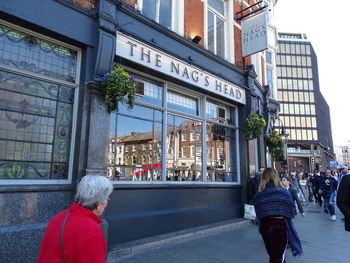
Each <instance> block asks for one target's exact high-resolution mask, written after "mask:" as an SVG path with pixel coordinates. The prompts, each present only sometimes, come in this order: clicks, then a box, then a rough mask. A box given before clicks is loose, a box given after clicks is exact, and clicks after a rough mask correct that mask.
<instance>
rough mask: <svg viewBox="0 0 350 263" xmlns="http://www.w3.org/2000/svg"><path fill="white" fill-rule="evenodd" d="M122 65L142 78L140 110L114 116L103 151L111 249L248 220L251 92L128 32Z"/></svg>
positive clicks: (120, 41)
mask: <svg viewBox="0 0 350 263" xmlns="http://www.w3.org/2000/svg"><path fill="white" fill-rule="evenodd" d="M115 65H116V66H120V67H123V68H124V69H126V70H127V71H128V72H129V74H130V75H132V76H134V77H135V79H136V81H137V95H136V99H135V105H134V107H133V108H132V109H129V108H128V107H127V105H124V104H122V103H119V104H118V110H116V111H113V112H111V113H110V114H107V115H108V116H106V118H105V125H104V127H105V128H106V127H107V126H108V138H106V140H105V142H108V145H106V143H105V144H104V146H103V145H99V146H98V147H99V148H100V149H101V151H103V149H102V148H103V147H105V149H106V150H105V152H106V154H105V156H106V157H105V167H106V168H107V176H108V177H109V178H110V179H111V180H113V182H114V183H115V187H116V190H115V191H114V193H113V194H112V198H111V202H110V204H109V206H108V208H107V210H106V219H107V220H108V223H109V244H110V245H114V244H118V243H122V242H126V241H130V240H134V239H139V238H143V237H147V236H152V235H156V234H161V233H166V232H171V231H176V230H180V229H184V228H188V227H193V226H197V225H203V224H208V223H212V222H217V221H223V220H227V219H232V218H235V217H240V216H241V211H242V210H241V204H242V201H241V200H242V196H241V190H240V189H241V186H240V178H241V174H240V161H241V160H240V147H239V129H238V127H239V125H238V114H239V110H240V109H241V108H243V107H244V105H245V103H246V91H245V89H244V88H242V87H239V86H238V85H236V84H234V83H231V82H229V81H227V80H224V79H223V78H222V77H219V76H216V75H214V74H212V73H210V72H209V71H207V70H205V69H202V68H200V67H198V66H194V65H191V64H189V63H188V62H186V61H184V60H182V59H179V58H176V57H175V56H174V55H172V54H170V53H167V52H165V51H163V50H160V49H157V48H155V47H152V46H151V45H149V44H146V43H144V42H143V41H142V40H140V39H137V38H135V37H132V36H129V35H127V34H124V33H121V32H118V33H117V36H116V57H115ZM98 99H101V98H98V97H96V100H98ZM93 101H94V100H93ZM96 103H97V102H96ZM94 112H95V111H94ZM94 114H96V112H95V113H94ZM107 122H108V123H107ZM90 127H91V128H90V129H91V133H92V134H97V133H98V131H101V127H100V126H99V125H93V124H92V125H91V126H90ZM100 137H101V136H100ZM95 150H96V149H95ZM95 150H94V151H95ZM92 155H94V154H92ZM88 160H89V158H88ZM91 160H92V158H91ZM90 164H91V163H90ZM88 165H89V164H88ZM95 168H96V167H95ZM88 171H91V172H96V169H89V168H88ZM101 171H102V170H101Z"/></svg>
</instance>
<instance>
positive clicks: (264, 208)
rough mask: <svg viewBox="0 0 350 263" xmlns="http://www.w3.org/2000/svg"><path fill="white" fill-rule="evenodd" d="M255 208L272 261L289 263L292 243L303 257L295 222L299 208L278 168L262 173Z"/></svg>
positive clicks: (297, 253) (293, 249) (295, 254)
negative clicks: (283, 184)
mask: <svg viewBox="0 0 350 263" xmlns="http://www.w3.org/2000/svg"><path fill="white" fill-rule="evenodd" d="M254 207H255V212H256V216H257V217H258V218H259V221H260V227H259V230H260V234H261V236H262V238H263V240H264V244H265V248H266V251H267V253H268V254H269V256H270V260H269V262H270V263H282V262H283V263H285V259H286V249H287V247H288V244H289V245H290V248H291V250H292V253H293V255H294V256H297V255H301V254H302V252H303V249H302V246H301V242H300V239H299V237H298V234H297V232H296V230H295V228H294V226H293V222H292V218H293V217H294V215H295V205H294V202H293V200H292V198H291V196H290V194H289V193H288V191H287V190H286V189H284V188H283V187H282V184H281V181H280V179H279V177H278V174H277V171H276V170H275V169H273V168H266V169H265V170H264V172H263V173H262V175H261V180H260V185H259V192H257V194H256V195H255V198H254Z"/></svg>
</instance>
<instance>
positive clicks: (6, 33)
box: [0, 24, 78, 83]
mask: <svg viewBox="0 0 350 263" xmlns="http://www.w3.org/2000/svg"><path fill="white" fill-rule="evenodd" d="M77 61H78V52H77V51H76V50H73V49H69V48H66V47H64V46H61V45H58V44H56V43H53V42H51V41H48V40H44V39H42V38H39V37H36V36H32V35H29V34H28V33H25V32H22V31H20V30H17V29H14V28H11V27H8V26H5V25H1V24H0V64H3V65H6V66H11V67H15V68H19V69H24V70H27V71H30V72H35V73H38V74H41V75H45V76H49V77H53V78H57V79H61V80H65V81H69V82H73V83H75V81H76V74H77V72H76V70H77Z"/></svg>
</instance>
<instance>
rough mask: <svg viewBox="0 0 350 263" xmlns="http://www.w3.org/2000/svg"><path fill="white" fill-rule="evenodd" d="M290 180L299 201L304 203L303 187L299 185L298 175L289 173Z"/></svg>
mask: <svg viewBox="0 0 350 263" xmlns="http://www.w3.org/2000/svg"><path fill="white" fill-rule="evenodd" d="M291 179H292V183H293V185H294V187H295V189H296V190H297V194H298V197H299V199H300V200H301V201H303V202H304V201H305V202H306V198H305V193H304V190H303V187H302V186H301V184H300V178H299V175H297V173H296V172H291Z"/></svg>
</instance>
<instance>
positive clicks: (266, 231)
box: [260, 217, 288, 263]
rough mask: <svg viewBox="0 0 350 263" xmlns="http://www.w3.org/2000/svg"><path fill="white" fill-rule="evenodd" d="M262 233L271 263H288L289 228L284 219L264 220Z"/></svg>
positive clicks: (261, 223)
mask: <svg viewBox="0 0 350 263" xmlns="http://www.w3.org/2000/svg"><path fill="white" fill-rule="evenodd" d="M260 233H261V236H262V238H263V240H264V243H265V248H266V251H267V253H268V254H269V256H270V261H269V263H286V249H287V242H288V238H287V227H286V222H285V220H284V219H278V218H269V217H268V218H263V219H262V220H261V222H260Z"/></svg>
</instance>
